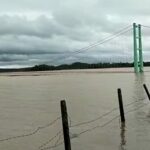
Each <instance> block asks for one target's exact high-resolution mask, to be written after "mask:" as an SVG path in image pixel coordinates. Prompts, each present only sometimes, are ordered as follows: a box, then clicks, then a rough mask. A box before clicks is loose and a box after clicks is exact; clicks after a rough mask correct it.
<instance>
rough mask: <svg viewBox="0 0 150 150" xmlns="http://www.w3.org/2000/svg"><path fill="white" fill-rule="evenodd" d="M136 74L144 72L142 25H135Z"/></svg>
mask: <svg viewBox="0 0 150 150" xmlns="http://www.w3.org/2000/svg"><path fill="white" fill-rule="evenodd" d="M133 43H134V44H133V47H134V72H135V73H138V72H143V51H142V34H141V25H140V24H138V25H137V24H136V23H133Z"/></svg>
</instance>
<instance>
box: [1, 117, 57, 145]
mask: <svg viewBox="0 0 150 150" xmlns="http://www.w3.org/2000/svg"><path fill="white" fill-rule="evenodd" d="M59 119H60V117H58V118H56V119H55V120H54V121H52V122H51V123H48V124H46V125H44V126H39V127H37V129H35V130H34V131H32V132H30V133H28V134H22V135H18V136H13V137H8V138H5V139H0V142H4V141H9V140H13V139H18V138H24V137H28V136H32V135H34V134H36V133H37V132H38V131H40V130H42V129H45V128H47V127H50V126H52V125H53V124H55V123H56V122H57V121H58V120H59Z"/></svg>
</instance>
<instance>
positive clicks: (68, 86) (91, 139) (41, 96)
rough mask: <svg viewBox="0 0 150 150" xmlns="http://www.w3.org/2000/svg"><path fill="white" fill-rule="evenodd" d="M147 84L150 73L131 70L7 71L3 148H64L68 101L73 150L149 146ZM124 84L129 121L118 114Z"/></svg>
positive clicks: (1, 93) (1, 86) (2, 89)
mask: <svg viewBox="0 0 150 150" xmlns="http://www.w3.org/2000/svg"><path fill="white" fill-rule="evenodd" d="M143 83H146V85H147V87H148V88H149V89H150V72H145V73H144V74H138V75H135V74H134V73H132V71H131V69H119V70H114V69H112V70H111V69H106V70H105V69H102V70H75V71H55V72H44V73H42V72H38V73H33V72H30V73H8V74H1V76H0V149H1V150H47V149H54V150H63V149H64V145H63V144H62V142H63V136H62V126H61V118H60V116H61V114H60V100H63V99H65V100H66V102H67V108H68V115H69V125H70V137H71V145H72V150H148V149H149V147H150V102H149V100H148V98H147V95H146V94H145V91H144V90H143V87H142V84H143ZM118 88H121V89H122V96H123V102H124V110H125V117H126V124H125V125H121V123H120V118H119V116H118V115H119V109H118V96H117V89H118ZM55 135H56V136H55ZM53 137H54V138H53Z"/></svg>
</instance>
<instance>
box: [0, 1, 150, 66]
mask: <svg viewBox="0 0 150 150" xmlns="http://www.w3.org/2000/svg"><path fill="white" fill-rule="evenodd" d="M0 1H1V0H0ZM149 4H150V2H149V1H148V0H143V1H137V0H126V1H120V0H112V1H108V0H90V1H89V0H76V1H74V0H65V1H62V0H55V1H50V0H45V1H42V0H39V1H37V0H32V1H31V0H21V1H20V0H14V1H10V0H5V1H2V2H1V5H0V67H5V66H6V67H12V66H19V67H20V66H32V65H35V64H41V63H47V64H52V65H57V64H61V63H71V62H74V61H84V62H100V61H105V62H106V61H131V60H132V53H133V52H132V49H133V48H132V47H133V46H132V30H130V31H128V32H127V33H125V34H124V35H122V36H120V37H117V38H116V39H114V40H112V41H110V42H108V43H105V44H103V45H99V46H97V47H94V48H92V49H89V50H87V51H85V50H83V51H81V50H78V49H80V48H82V47H85V46H88V45H90V44H91V43H93V42H95V41H99V40H101V39H103V38H105V37H107V36H110V35H112V34H113V33H114V32H116V31H118V30H119V29H122V28H123V27H125V26H127V25H131V26H132V23H133V22H137V23H141V24H146V25H149V24H150V19H149V16H148V15H149V13H150V9H149V7H148V6H149ZM135 6H136V7H135ZM141 6H142V7H141ZM143 34H144V42H143V44H144V45H143V47H144V50H145V51H144V58H146V59H147V60H148V56H149V55H150V54H149V52H148V51H149V48H150V46H149V43H148V41H149V35H150V29H149V30H148V29H144V30H143ZM146 41H147V42H146Z"/></svg>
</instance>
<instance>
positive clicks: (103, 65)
mask: <svg viewBox="0 0 150 150" xmlns="http://www.w3.org/2000/svg"><path fill="white" fill-rule="evenodd" d="M144 66H150V62H144ZM121 67H122V68H124V67H133V63H94V64H88V63H82V62H75V63H72V64H62V65H58V66H51V65H46V64H41V65H35V66H33V67H27V68H19V69H18V68H11V69H9V68H6V69H0V72H21V71H53V70H69V69H95V68H121Z"/></svg>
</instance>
